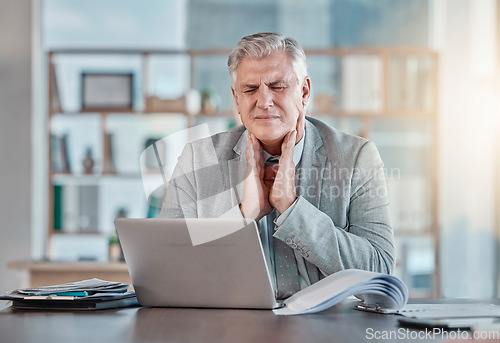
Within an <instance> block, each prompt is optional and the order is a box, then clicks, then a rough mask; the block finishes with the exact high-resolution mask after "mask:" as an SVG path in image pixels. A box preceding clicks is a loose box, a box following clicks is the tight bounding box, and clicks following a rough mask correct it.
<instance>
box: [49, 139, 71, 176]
mask: <svg viewBox="0 0 500 343" xmlns="http://www.w3.org/2000/svg"><path fill="white" fill-rule="evenodd" d="M50 153H51V159H52V161H51V163H52V165H51V166H52V171H53V172H55V173H69V172H71V164H70V160H69V148H68V135H67V134H65V135H62V136H57V135H53V134H52V135H50Z"/></svg>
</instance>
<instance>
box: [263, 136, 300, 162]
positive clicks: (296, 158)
mask: <svg viewBox="0 0 500 343" xmlns="http://www.w3.org/2000/svg"><path fill="white" fill-rule="evenodd" d="M305 138H306V130H305V127H304V135H303V136H302V139H301V140H300V141H299V142H298V143H297V144H295V148H294V149H293V164H294V165H295V166H296V167H297V165H298V164H299V162H300V158H301V157H302V151H303V150H304V141H305ZM262 152H263V153H264V161H267V160H268V159H269V157H271V156H277V157H279V156H281V155H271V154H269V153H268V152H267V151H266V150H262Z"/></svg>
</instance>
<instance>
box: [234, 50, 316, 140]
mask: <svg viewBox="0 0 500 343" xmlns="http://www.w3.org/2000/svg"><path fill="white" fill-rule="evenodd" d="M301 82H302V80H301ZM232 91H233V96H234V99H235V102H236V106H237V109H238V112H239V114H240V116H241V121H242V122H243V124H244V125H245V127H246V128H247V130H248V131H249V132H250V133H253V134H254V135H255V136H256V137H257V139H259V140H260V141H261V142H262V143H263V145H264V147H265V148H266V146H269V147H272V146H277V145H278V144H281V142H282V140H283V138H284V137H285V135H286V134H287V133H288V132H290V131H292V130H293V129H297V141H299V140H300V139H301V138H302V136H303V133H304V125H303V122H304V116H305V109H304V106H305V105H306V104H307V102H308V101H309V96H310V80H309V77H306V79H305V80H303V82H302V83H299V81H298V80H297V76H296V74H295V71H294V69H293V64H292V62H291V60H290V58H289V57H288V56H287V55H286V54H285V53H279V54H276V55H272V56H270V57H265V58H254V57H246V58H244V59H243V60H242V61H241V62H240V64H239V65H238V68H237V69H236V82H235V84H234V86H233V89H232ZM298 123H299V125H298Z"/></svg>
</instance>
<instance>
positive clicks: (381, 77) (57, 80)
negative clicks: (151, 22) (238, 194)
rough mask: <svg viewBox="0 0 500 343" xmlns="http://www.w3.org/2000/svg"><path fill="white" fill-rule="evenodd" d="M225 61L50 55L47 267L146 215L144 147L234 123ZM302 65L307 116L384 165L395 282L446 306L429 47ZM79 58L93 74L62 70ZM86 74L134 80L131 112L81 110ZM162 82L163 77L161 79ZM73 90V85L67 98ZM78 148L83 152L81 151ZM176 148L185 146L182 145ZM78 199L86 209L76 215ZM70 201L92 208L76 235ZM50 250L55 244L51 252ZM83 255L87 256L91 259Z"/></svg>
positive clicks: (370, 51)
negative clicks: (67, 211) (123, 218)
mask: <svg viewBox="0 0 500 343" xmlns="http://www.w3.org/2000/svg"><path fill="white" fill-rule="evenodd" d="M229 52H230V50H228V49H209V50H148V51H145V50H105V49H76V50H54V51H50V52H49V53H48V58H47V60H48V75H49V77H48V89H49V92H48V105H49V106H48V122H49V126H48V127H49V130H48V134H47V144H48V146H49V147H51V149H48V151H49V156H48V157H47V158H48V161H49V163H48V166H49V170H48V174H47V175H48V180H47V183H48V186H49V187H48V194H47V200H48V216H47V218H48V220H47V225H46V227H47V235H48V242H49V247H48V249H47V252H48V257H49V258H53V256H51V255H52V253H53V251H54V250H56V249H55V248H56V247H55V246H59V247H60V246H65V245H68V246H75V244H76V243H74V242H73V243H71V244H69V243H68V244H67V243H65V240H66V239H67V237H71V239H73V240H74V241H75V240H76V241H78V240H80V239H81V237H84V238H83V239H87V240H89V243H86V245H87V246H92V244H94V243H92V240H91V239H90V238H89V237H90V236H106V235H108V236H109V235H111V234H112V233H113V230H114V228H113V220H114V218H115V217H116V215H118V213H119V211H120V210H122V211H124V212H125V213H122V214H124V215H127V216H131V217H134V216H137V217H146V216H148V209H146V205H147V202H146V200H145V197H144V189H143V188H142V187H143V185H142V181H143V177H145V175H144V173H141V170H140V168H139V169H138V168H137V165H136V164H137V161H138V159H139V156H140V153H141V150H143V149H144V148H145V141H147V140H148V139H149V140H151V139H153V140H154V139H160V138H162V137H165V136H167V135H168V134H170V133H174V132H177V131H181V130H182V129H184V128H187V127H191V126H193V125H196V124H198V123H203V122H210V123H215V124H214V125H215V127H216V129H215V130H220V131H222V130H226V129H229V128H230V127H232V126H234V125H236V124H237V123H238V119H237V118H236V117H235V115H234V112H233V110H232V97H231V93H230V81H229V76H228V73H227V70H226V58H227V55H228V54H229ZM306 55H307V57H308V67H309V75H310V76H311V80H312V98H311V100H312V101H311V105H310V107H309V108H308V115H309V116H314V117H318V118H321V119H323V120H324V121H325V122H327V123H329V124H330V125H332V126H334V127H337V128H339V129H341V130H343V131H347V132H349V133H353V134H356V135H360V136H363V137H365V138H368V139H371V140H373V141H374V142H375V144H376V145H377V147H378V148H379V151H380V153H381V156H382V159H383V160H384V162H385V164H386V172H387V181H388V190H389V199H390V202H391V220H392V225H393V227H394V232H395V236H396V244H397V247H398V251H397V259H398V266H397V271H396V273H397V274H398V275H399V276H401V277H402V278H403V279H404V280H405V282H406V283H407V284H409V285H410V289H411V292H412V295H414V296H420V295H421V296H439V294H440V293H439V290H440V283H439V280H440V269H439V230H438V223H439V220H438V192H437V190H438V187H437V183H438V180H437V176H438V149H437V122H438V120H437V119H438V118H437V115H438V114H437V108H438V96H437V89H438V88H437V83H438V64H439V58H438V54H437V53H436V52H434V51H431V50H429V49H424V48H422V49H418V48H379V47H373V48H371V47H367V48H330V49H306ZM100 57H102V58H103V60H104V61H105V63H103V65H99V58H100ZM62 58H64V59H65V60H64V59H62ZM72 58H74V59H76V60H78V61H79V63H80V64H82V65H85V64H88V65H87V66H83V67H80V68H78V67H75V65H76V64H77V63H76V64H73V65H72V64H71V63H69V62H68V63H67V64H66V65H65V64H64V63H63V62H64V61H68V60H71V59H72ZM106 58H108V59H109V60H113V59H118V58H124V59H125V60H127V59H129V60H128V62H129V64H130V65H132V67H127V66H126V63H122V62H117V64H118V66H116V65H113V63H111V64H110V63H109V60H108V61H106ZM162 58H164V59H166V61H167V62H165V65H167V67H166V68H165V69H163V70H162V71H161V70H160V69H158V67H157V66H158V64H159V62H158V61H160V60H161V59H162ZM89 61H91V62H92V63H90V62H89ZM68 65H70V67H68ZM110 65H111V66H112V67H110ZM169 65H171V66H170V67H168V66H169ZM89 69H90V71H91V72H94V73H96V74H99V73H100V74H106V73H108V74H109V73H111V74H112V73H122V74H125V73H127V74H129V73H131V74H132V80H133V81H132V82H133V85H132V91H131V96H132V99H131V100H132V102H131V103H132V105H131V106H128V107H123V108H120V107H116V108H109V107H108V108H98V107H93V108H91V109H88V108H82V107H83V106H82V105H83V104H82V103H81V101H80V100H81V99H77V98H78V97H79V96H80V97H83V96H82V95H81V92H82V89H80V88H83V86H81V85H80V84H79V80H76V81H75V77H76V78H78V77H79V75H81V73H83V72H88V70H89ZM181 71H182V72H181ZM65 73H67V74H70V75H65ZM71 74H72V75H71ZM161 75H166V77H165V78H164V79H163V80H159V79H160V76H161ZM110 82H111V81H110ZM68 84H73V85H77V86H75V87H67V85H68ZM172 84H180V85H181V87H180V88H182V89H180V90H177V91H174V92H172V91H171V90H170V94H174V93H175V94H176V96H175V97H172V96H171V97H170V98H169V97H165V96H159V95H158V92H156V90H155V87H156V88H157V89H163V90H167V91H166V92H167V93H168V92H169V89H170V88H171V86H172ZM79 87H80V88H79ZM120 87H121V86H120ZM120 87H117V88H120ZM127 87H128V86H127ZM193 89H197V90H198V93H196V92H192V91H191V90H193ZM214 89H215V90H218V91H219V90H220V92H219V93H218V94H217V92H216V94H215V95H216V98H215V100H213V104H211V107H210V106H203V105H202V104H201V101H202V99H203V96H204V94H203V92H204V91H206V90H211V91H213V90H214ZM176 92H177V93H176ZM70 93H76V94H70ZM205 95H206V94H205ZM212 95H213V94H212ZM108 96H109V97H114V96H116V95H113V94H111V95H108ZM209 96H210V95H209ZM71 97H73V98H74V99H77V100H74V101H73V102H72V103H71V102H69V101H68V100H67V98H71ZM117 97H118V98H120V96H117ZM103 98H104V99H106V97H103ZM65 99H66V100H65ZM96 101H97V102H98V101H100V100H99V99H97V100H96ZM101 101H102V99H101ZM124 103H126V101H125V102H124ZM208 112H209V113H208ZM137 132H140V134H136V133H137ZM212 133H213V132H212ZM77 136H80V138H79V139H76V137H77ZM64 139H66V140H68V141H71V142H73V143H70V144H69V145H68V142H66V143H64V142H62V141H64ZM75 140H78V141H79V143H78V144H79V146H78V147H76V146H75V144H74V141H75ZM58 144H59V145H60V146H64V144H66V150H67V155H68V156H69V157H66V159H69V160H68V161H66V163H69V164H70V165H71V167H70V168H69V169H68V168H65V167H62V168H61V167H60V165H61V164H62V165H64V163H60V162H59V165H58V163H56V160H57V159H56V156H55V155H56V154H57V155H58V156H59V160H60V159H61V157H60V155H63V157H62V158H63V159H64V153H62V154H61V150H64V149H60V148H57V147H58ZM179 145H180V146H181V147H182V146H183V144H182V142H180V143H179ZM54 147H56V148H54ZM88 150H90V151H91V155H92V156H91V158H92V168H91V171H90V172H88V170H87V171H86V170H85V164H84V160H85V158H86V153H87V151H88ZM134 161H135V162H134ZM134 163H135V165H134ZM56 167H57V168H56ZM153 174H154V172H153ZM127 190H128V191H127ZM105 192H107V193H109V194H114V195H113V196H111V198H112V199H114V200H106V197H103V196H102V194H101V193H105ZM141 192H142V195H141ZM61 194H62V195H64V198H65V199H66V200H63V199H62V197H61ZM72 194H73V195H72ZM75 194H78V195H75ZM141 196H142V198H143V201H142V200H141V201H142V205H133V206H129V207H127V206H125V205H124V206H122V207H121V208H120V201H118V200H116V199H122V200H123V199H126V198H133V197H136V198H137V197H141ZM71 199H73V200H71ZM82 199H87V200H86V201H85V200H83V202H84V203H80V204H78V202H79V201H80V202H81V200H82ZM115 200H116V201H115ZM72 202H73V203H74V204H76V205H74V206H76V207H78V206H79V208H80V211H81V210H82V207H85V206H86V205H85V203H87V204H88V205H89V206H87V211H89V213H91V215H89V216H88V217H91V218H86V220H84V222H85V223H84V224H86V225H83V224H82V223H80V224H77V223H73V224H71V220H70V219H68V218H66V217H69V216H64V213H62V212H63V209H61V206H63V203H64V205H67V206H70V207H71V204H72ZM68 204H69V205H68ZM113 206H114V207H113ZM134 206H135V207H134ZM141 206H143V208H142V209H141V208H140V207H141ZM64 218H65V219H64ZM85 236H87V238H85ZM54 239H55V240H57V241H58V242H56V243H55V245H54ZM101 241H102V240H101ZM95 244H100V245H101V251H102V250H103V249H104V247H103V244H102V242H101V243H95ZM65 249H69V248H65ZM83 255H84V256H83V257H84V258H86V257H91V255H92V252H89V256H85V253H84V254H83ZM101 255H102V254H101ZM421 255H422V256H423V257H422V256H421ZM424 255H425V256H424ZM419 256H420V257H419ZM73 257H75V258H76V257H78V258H81V257H82V256H73ZM58 258H61V257H60V256H59V257H58ZM63 258H64V257H63ZM98 259H99V258H98ZM101 259H102V256H101ZM412 270H413V271H414V272H413V271H412ZM413 286H414V287H413Z"/></svg>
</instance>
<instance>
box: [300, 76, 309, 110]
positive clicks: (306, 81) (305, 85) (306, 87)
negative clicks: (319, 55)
mask: <svg viewBox="0 0 500 343" xmlns="http://www.w3.org/2000/svg"><path fill="white" fill-rule="evenodd" d="M310 97H311V78H310V77H309V76H306V77H305V79H304V82H302V106H304V107H306V106H307V104H308V103H309V98H310Z"/></svg>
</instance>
